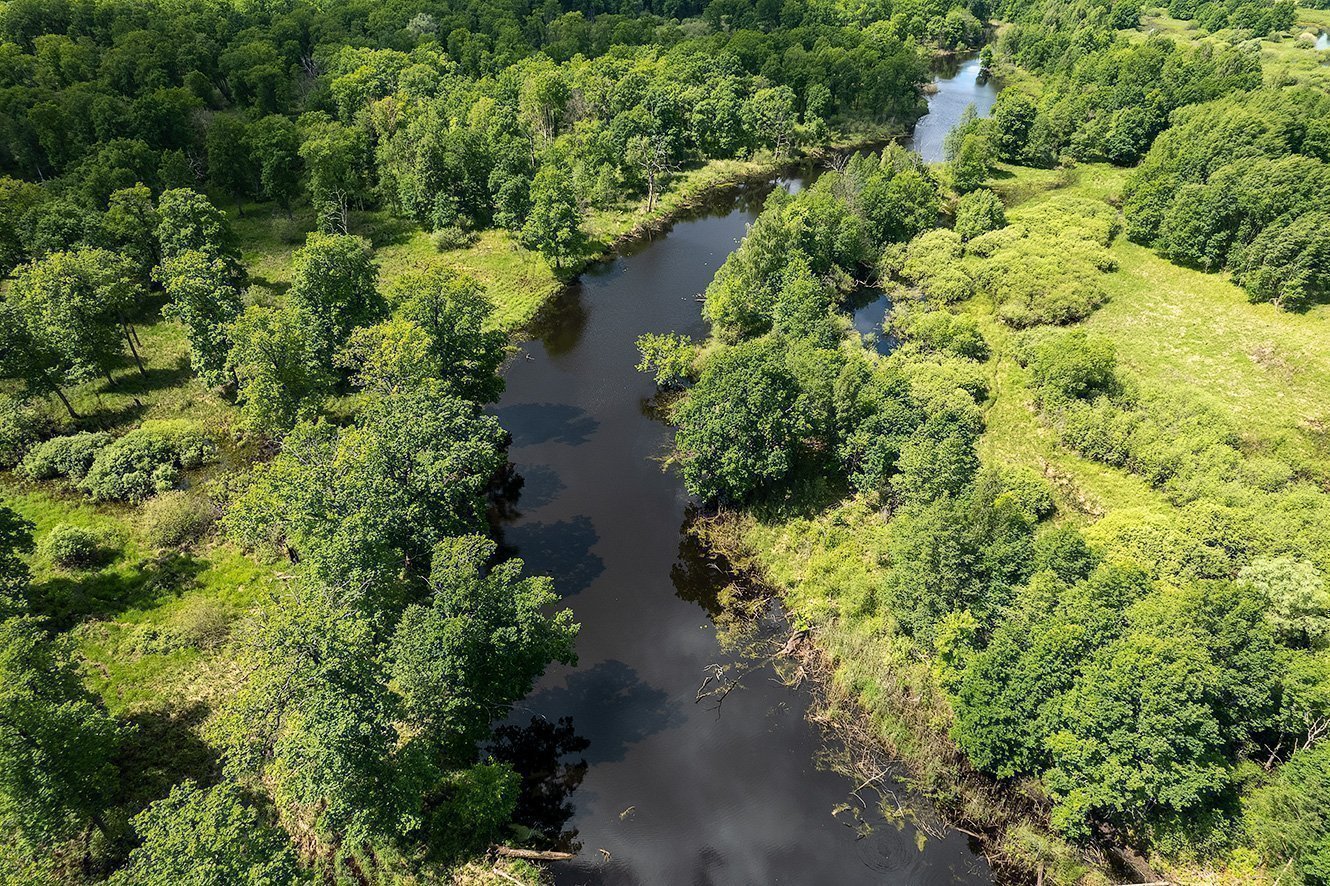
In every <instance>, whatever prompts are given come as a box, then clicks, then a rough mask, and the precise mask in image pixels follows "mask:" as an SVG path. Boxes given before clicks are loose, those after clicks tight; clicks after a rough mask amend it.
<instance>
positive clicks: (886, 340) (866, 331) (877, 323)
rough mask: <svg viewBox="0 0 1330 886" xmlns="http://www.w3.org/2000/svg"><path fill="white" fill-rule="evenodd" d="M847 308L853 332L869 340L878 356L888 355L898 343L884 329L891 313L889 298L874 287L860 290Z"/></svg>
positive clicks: (852, 297)
mask: <svg viewBox="0 0 1330 886" xmlns="http://www.w3.org/2000/svg"><path fill="white" fill-rule="evenodd" d="M847 307H848V308H849V309H850V322H851V324H853V326H854V331H855V332H857V333H859V334H860V335H862V336H864V338H866V339H870V340H871V341H870V344H871V345H872V347H873V349H874V350H876V351H877V352H878V353H879V354H890V353H891V352H892V351H894V350H895V349H896V346H897V345H898V344H900V342H899V341H898V340H897V339H896V337H895V336H894V335H892V334H891V333H890V332H888V331H887V330H886V328H885V324H886V321H887V314H888V313H889V312H890V311H891V298H890V296H888V295H887V294H886V293H885V292H883V291H882V290H881V289H879V288H878V287H876V286H870V287H868V288H866V289H862V290H860V291H859V292H857V293H855V294H854V295H853V296H851V298H850V301H849V304H848V305H847Z"/></svg>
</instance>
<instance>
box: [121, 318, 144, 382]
mask: <svg viewBox="0 0 1330 886" xmlns="http://www.w3.org/2000/svg"><path fill="white" fill-rule="evenodd" d="M133 328H134V327H132V326H130V325H129V324H128V323H126V324H125V341H127V342H129V352H130V353H131V354H133V355H134V363H135V364H136V365H137V366H138V368H139V375H141V376H143V377H144V378H147V377H148V370H146V369H144V368H143V361H142V360H141V359H140V358H139V349H138V348H136V347H134V338H135V336H134V335H133V333H132V332H131V330H132V329H133Z"/></svg>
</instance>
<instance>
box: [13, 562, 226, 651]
mask: <svg viewBox="0 0 1330 886" xmlns="http://www.w3.org/2000/svg"><path fill="white" fill-rule="evenodd" d="M132 566H133V568H128V569H124V570H123V571H118V570H116V571H113V570H101V571H99V572H71V573H67V574H60V575H53V576H50V577H49V578H45V579H42V580H39V581H34V582H33V583H32V584H31V586H30V588H29V591H28V594H29V597H28V602H29V604H30V606H31V608H32V611H33V613H34V614H35V615H40V616H45V617H46V618H47V619H49V621H50V624H51V627H52V628H54V629H55V630H59V631H65V630H68V629H69V628H71V627H73V626H74V625H75V624H78V623H79V622H81V621H85V620H87V619H89V618H110V617H113V616H115V615H118V614H120V613H122V612H125V611H127V610H130V609H142V608H144V607H147V606H150V605H151V604H153V603H154V602H156V601H158V600H161V599H163V598H165V597H168V596H174V595H176V594H179V593H181V592H183V591H184V590H186V589H187V588H188V587H189V586H190V585H191V584H192V583H193V582H194V580H195V579H197V578H198V576H199V574H200V573H202V572H203V571H204V570H205V569H206V568H207V566H208V564H207V562H206V561H204V560H201V559H199V558H198V557H195V556H194V555H193V554H190V553H186V552H180V551H175V552H172V553H168V554H163V555H161V556H160V557H157V558H154V559H152V560H147V561H144V562H142V563H139V564H132Z"/></svg>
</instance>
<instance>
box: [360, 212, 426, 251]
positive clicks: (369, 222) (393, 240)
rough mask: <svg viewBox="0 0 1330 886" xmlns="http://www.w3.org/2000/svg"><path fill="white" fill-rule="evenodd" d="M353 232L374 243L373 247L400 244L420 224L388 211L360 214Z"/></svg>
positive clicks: (407, 238) (413, 232)
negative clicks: (390, 213)
mask: <svg viewBox="0 0 1330 886" xmlns="http://www.w3.org/2000/svg"><path fill="white" fill-rule="evenodd" d="M354 227H355V233H357V234H359V235H360V236H362V237H364V238H365V239H366V240H368V241H369V242H370V243H372V244H373V245H374V248H375V249H382V248H383V247H384V246H400V245H401V244H403V243H406V242H407V241H409V240H410V239H411V238H412V237H414V236H415V235H416V234H417V233H419V232H420V225H418V224H416V223H415V222H413V221H410V220H408V219H404V218H398V217H397V216H394V215H389V214H388V213H375V214H373V215H362V216H360V217H359V218H357V219H356V223H355V225H354Z"/></svg>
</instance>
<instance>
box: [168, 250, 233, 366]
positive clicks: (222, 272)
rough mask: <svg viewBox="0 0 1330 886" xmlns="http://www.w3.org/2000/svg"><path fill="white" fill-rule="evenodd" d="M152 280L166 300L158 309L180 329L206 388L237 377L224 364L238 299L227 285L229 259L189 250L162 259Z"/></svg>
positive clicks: (190, 357) (230, 278)
mask: <svg viewBox="0 0 1330 886" xmlns="http://www.w3.org/2000/svg"><path fill="white" fill-rule="evenodd" d="M157 279H158V281H159V282H160V283H161V284H162V287H163V288H164V289H165V290H166V294H167V296H168V297H169V298H170V302H168V303H167V305H166V308H165V309H164V310H163V312H162V313H163V314H164V315H165V316H167V317H171V318H172V319H175V320H178V321H180V323H181V324H183V325H184V327H185V335H186V337H187V338H188V339H189V360H190V364H191V365H192V366H193V367H194V372H195V373H197V374H198V376H199V378H201V379H203V380H204V381H205V382H207V383H208V384H209V385H211V386H212V387H218V388H219V387H223V386H224V385H227V384H229V383H232V382H235V381H237V377H236V373H235V371H234V367H232V366H230V357H231V324H232V323H233V322H234V321H235V319H236V318H237V317H238V316H240V312H241V311H242V310H243V309H244V303H243V301H242V299H241V297H240V292H239V290H237V289H236V287H235V286H234V285H232V283H231V280H232V267H231V265H230V263H229V262H227V261H226V260H225V259H222V258H214V257H210V256H209V255H208V254H207V253H205V252H200V251H198V250H193V249H191V250H188V251H186V252H182V253H179V254H177V255H176V256H174V257H172V258H170V259H167V260H166V261H165V262H163V263H162V265H161V267H160V268H158V270H157Z"/></svg>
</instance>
